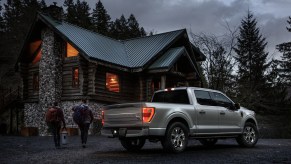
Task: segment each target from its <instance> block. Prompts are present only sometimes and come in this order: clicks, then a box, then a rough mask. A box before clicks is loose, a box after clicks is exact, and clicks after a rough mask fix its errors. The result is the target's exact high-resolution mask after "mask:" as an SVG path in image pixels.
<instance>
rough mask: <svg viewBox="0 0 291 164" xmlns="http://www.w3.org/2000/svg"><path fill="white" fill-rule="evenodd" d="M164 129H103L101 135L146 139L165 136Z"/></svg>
mask: <svg viewBox="0 0 291 164" xmlns="http://www.w3.org/2000/svg"><path fill="white" fill-rule="evenodd" d="M165 131H166V129H164V128H150V129H149V128H147V127H144V128H103V129H102V130H101V135H103V136H107V137H146V136H164V135H165Z"/></svg>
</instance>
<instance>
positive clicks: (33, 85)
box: [32, 72, 39, 91]
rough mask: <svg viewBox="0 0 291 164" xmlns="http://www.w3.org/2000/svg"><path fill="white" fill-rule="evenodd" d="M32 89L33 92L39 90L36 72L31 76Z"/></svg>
mask: <svg viewBox="0 0 291 164" xmlns="http://www.w3.org/2000/svg"><path fill="white" fill-rule="evenodd" d="M32 88H33V91H38V90H39V75H38V73H36V72H35V73H33V75H32Z"/></svg>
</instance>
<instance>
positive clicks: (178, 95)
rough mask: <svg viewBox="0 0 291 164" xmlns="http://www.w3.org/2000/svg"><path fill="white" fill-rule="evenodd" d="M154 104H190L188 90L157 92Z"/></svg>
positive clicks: (153, 100)
mask: <svg viewBox="0 0 291 164" xmlns="http://www.w3.org/2000/svg"><path fill="white" fill-rule="evenodd" d="M152 102H163V103H174V104H190V102H189V97H188V94H187V91H186V90H174V91H164V92H157V93H155V94H154V96H153V99H152Z"/></svg>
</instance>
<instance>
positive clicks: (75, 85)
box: [72, 68, 79, 88]
mask: <svg viewBox="0 0 291 164" xmlns="http://www.w3.org/2000/svg"><path fill="white" fill-rule="evenodd" d="M72 74H73V79H72V87H73V88H79V68H73V73H72Z"/></svg>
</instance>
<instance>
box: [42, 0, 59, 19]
mask: <svg viewBox="0 0 291 164" xmlns="http://www.w3.org/2000/svg"><path fill="white" fill-rule="evenodd" d="M42 13H43V14H46V15H48V16H50V17H52V18H54V19H55V20H58V21H62V19H63V15H64V12H63V8H62V7H59V6H57V2H54V4H53V5H50V6H49V7H46V8H43V9H42Z"/></svg>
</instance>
